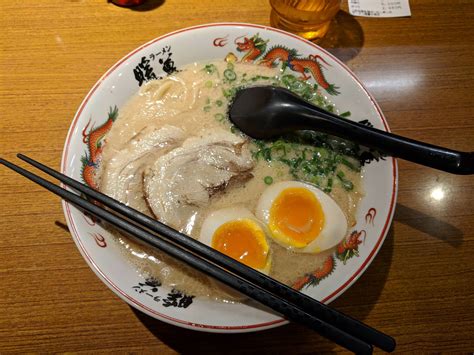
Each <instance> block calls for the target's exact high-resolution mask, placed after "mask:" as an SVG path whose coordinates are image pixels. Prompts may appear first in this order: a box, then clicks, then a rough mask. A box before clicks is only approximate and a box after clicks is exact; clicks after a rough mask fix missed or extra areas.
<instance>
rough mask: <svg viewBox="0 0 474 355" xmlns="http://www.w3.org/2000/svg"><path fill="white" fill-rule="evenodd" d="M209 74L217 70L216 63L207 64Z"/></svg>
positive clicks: (206, 68)
mask: <svg viewBox="0 0 474 355" xmlns="http://www.w3.org/2000/svg"><path fill="white" fill-rule="evenodd" d="M203 70H205V71H206V73H207V74H212V73H215V72H216V71H217V67H216V66H215V65H214V64H206V65H205V67H204V69H203Z"/></svg>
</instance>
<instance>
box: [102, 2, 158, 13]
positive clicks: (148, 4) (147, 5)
mask: <svg viewBox="0 0 474 355" xmlns="http://www.w3.org/2000/svg"><path fill="white" fill-rule="evenodd" d="M108 1H109V3H110V2H111V0H108ZM164 3H165V0H147V1H145V2H144V3H143V4H142V5H138V6H132V7H124V8H127V9H129V10H132V11H151V10H154V9H156V8H158V7H160V6H161V5H163V4H164Z"/></svg>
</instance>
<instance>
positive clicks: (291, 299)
mask: <svg viewBox="0 0 474 355" xmlns="http://www.w3.org/2000/svg"><path fill="white" fill-rule="evenodd" d="M17 156H18V158H20V159H21V160H23V161H25V162H27V163H28V164H31V165H33V166H34V167H36V168H38V169H39V170H41V171H43V172H45V173H46V174H48V175H50V176H52V177H54V178H56V179H58V180H59V181H61V182H62V183H64V184H66V185H68V186H70V187H72V188H73V189H75V190H77V191H79V192H81V193H83V194H84V195H86V196H87V197H89V198H91V199H93V200H95V201H98V202H100V203H101V204H103V205H104V206H107V207H108V208H110V209H111V210H113V211H115V212H116V213H113V212H110V211H108V210H106V209H104V208H102V207H101V206H98V205H96V204H94V203H91V202H89V201H88V200H86V199H85V198H83V197H81V196H79V195H77V194H75V193H73V192H70V191H68V190H66V189H64V188H62V187H60V186H58V185H55V184H53V183H51V182H49V181H48V180H45V179H43V178H41V177H40V176H38V175H35V174H33V173H31V172H29V171H28V170H25V169H23V168H21V167H19V166H17V165H15V164H13V163H10V162H8V161H6V160H4V159H1V158H0V163H1V164H3V165H5V166H6V167H8V168H10V169H12V170H14V171H15V172H17V173H19V174H20V175H22V176H24V177H26V178H28V179H30V180H31V181H33V182H35V183H37V184H38V185H40V186H42V187H44V188H46V189H48V190H49V191H51V192H53V193H54V194H56V195H59V196H61V197H62V198H63V199H65V200H66V201H69V202H71V203H72V204H74V205H75V206H77V207H79V208H80V209H82V210H85V211H87V212H89V213H91V214H93V215H96V216H97V217H99V218H100V219H103V220H104V221H107V222H108V223H110V224H112V225H114V226H116V227H117V228H119V229H121V230H122V231H124V232H126V233H128V234H130V235H131V236H133V237H135V238H137V239H139V240H141V241H143V242H145V243H147V244H149V245H151V246H153V247H156V248H158V249H160V250H161V251H164V252H165V253H167V254H169V255H171V256H173V257H175V258H176V259H178V260H180V261H183V262H185V263H187V264H188V265H190V266H192V267H194V268H195V269H197V270H199V271H201V272H204V273H205V274H207V275H209V276H212V277H214V278H215V279H217V280H219V281H220V282H222V283H224V284H226V285H227V286H230V287H232V288H234V289H235V290H237V291H239V292H241V293H243V294H244V295H246V296H248V297H250V298H252V299H254V300H256V301H258V302H260V303H261V304H263V305H265V306H267V307H269V308H271V309H273V310H274V311H276V312H278V313H280V314H281V315H282V316H284V317H285V318H286V319H288V320H290V321H293V322H296V323H300V324H302V325H305V326H307V327H308V328H311V329H313V330H315V331H317V332H318V333H319V334H320V335H322V336H324V337H326V338H328V339H329V340H331V341H333V342H335V343H337V344H338V345H340V346H343V347H345V348H346V349H348V350H350V351H352V352H354V353H361V354H371V353H372V351H373V346H376V347H378V348H380V349H382V350H385V351H387V352H391V351H393V350H394V349H395V340H394V339H393V338H392V337H390V336H388V335H386V334H384V333H382V332H380V331H378V330H376V329H374V328H372V327H370V326H368V325H366V324H364V323H362V322H360V321H358V320H356V319H353V318H351V317H349V316H347V315H345V314H343V313H340V312H338V311H336V310H334V309H332V308H330V307H328V306H326V305H324V304H322V303H321V302H318V301H317V300H315V299H313V298H311V297H308V296H306V295H305V294H303V293H301V292H298V291H296V290H294V289H292V288H291V287H288V286H286V285H284V284H282V283H280V282H278V281H276V280H274V279H272V278H271V277H269V276H267V275H265V274H262V273H260V272H258V271H256V270H254V269H252V268H250V267H248V266H246V265H244V264H242V263H240V262H238V261H237V260H234V259H232V258H230V257H228V256H226V255H224V254H222V253H220V252H218V251H217V250H215V249H212V248H210V247H208V246H207V245H205V244H202V243H200V242H198V241H196V240H194V239H193V238H190V237H188V236H186V235H185V234H182V233H180V232H178V231H176V230H175V229H173V228H171V227H169V226H167V225H165V224H163V223H161V222H159V221H157V220H154V219H152V218H150V217H148V216H146V215H144V214H143V213H141V212H139V211H136V210H134V209H132V208H130V207H128V206H126V205H124V204H122V203H120V202H119V201H117V200H114V199H112V198H110V197H108V196H106V195H104V194H102V193H100V192H98V191H96V190H93V189H91V188H89V187H88V186H87V185H85V184H82V183H80V182H78V181H76V180H74V179H72V178H70V177H68V176H66V175H64V174H61V173H59V172H57V171H55V170H53V169H51V168H49V167H47V166H45V165H43V164H41V163H39V162H37V161H35V160H33V159H31V158H28V157H27V156H25V155H22V154H18V155H17ZM119 214H120V215H122V216H124V217H126V218H123V217H121V216H120V215H119Z"/></svg>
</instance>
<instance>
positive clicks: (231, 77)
mask: <svg viewBox="0 0 474 355" xmlns="http://www.w3.org/2000/svg"><path fill="white" fill-rule="evenodd" d="M224 78H226V79H227V80H228V81H234V80H235V79H237V75H236V74H235V71H233V70H232V69H226V70H224Z"/></svg>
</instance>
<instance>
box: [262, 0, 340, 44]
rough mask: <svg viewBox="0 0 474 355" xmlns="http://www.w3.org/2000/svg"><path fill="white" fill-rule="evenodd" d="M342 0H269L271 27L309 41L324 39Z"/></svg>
mask: <svg viewBox="0 0 474 355" xmlns="http://www.w3.org/2000/svg"><path fill="white" fill-rule="evenodd" d="M341 2H342V0H270V5H271V6H272V12H271V15H270V22H271V25H272V26H273V27H277V28H281V29H282V30H285V31H288V32H293V33H295V34H297V35H299V36H301V37H304V38H306V39H309V40H311V41H318V40H320V39H321V38H323V37H324V35H325V34H326V32H327V31H328V29H329V25H330V23H331V20H332V19H333V18H334V16H336V14H337V12H338V11H339V9H340V7H341Z"/></svg>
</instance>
